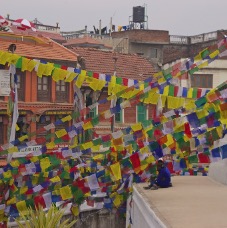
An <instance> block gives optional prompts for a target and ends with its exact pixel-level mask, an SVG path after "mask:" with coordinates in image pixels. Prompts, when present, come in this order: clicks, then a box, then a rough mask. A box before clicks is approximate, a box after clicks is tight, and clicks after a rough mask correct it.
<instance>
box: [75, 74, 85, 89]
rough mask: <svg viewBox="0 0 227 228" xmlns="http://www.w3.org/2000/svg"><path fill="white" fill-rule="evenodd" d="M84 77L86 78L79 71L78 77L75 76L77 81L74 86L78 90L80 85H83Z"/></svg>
mask: <svg viewBox="0 0 227 228" xmlns="http://www.w3.org/2000/svg"><path fill="white" fill-rule="evenodd" d="M85 77H86V75H84V74H82V71H81V74H79V75H78V76H77V79H76V82H75V84H76V86H77V87H78V88H80V87H81V86H82V84H83V82H84V80H85Z"/></svg>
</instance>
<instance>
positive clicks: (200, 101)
mask: <svg viewBox="0 0 227 228" xmlns="http://www.w3.org/2000/svg"><path fill="white" fill-rule="evenodd" d="M206 102H207V99H206V97H201V98H199V99H197V100H196V101H195V105H196V107H197V108H199V107H202V106H203V105H204V104H206Z"/></svg>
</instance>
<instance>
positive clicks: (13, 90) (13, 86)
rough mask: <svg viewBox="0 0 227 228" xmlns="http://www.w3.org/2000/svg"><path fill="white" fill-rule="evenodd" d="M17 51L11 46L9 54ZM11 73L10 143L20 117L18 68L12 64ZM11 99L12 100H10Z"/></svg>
mask: <svg viewBox="0 0 227 228" xmlns="http://www.w3.org/2000/svg"><path fill="white" fill-rule="evenodd" d="M15 51H16V45H15V44H10V45H9V47H8V52H11V53H12V54H13V53H14V52H15ZM9 73H10V87H11V97H10V98H9V102H13V112H12V113H11V114H10V115H9V129H8V131H9V134H10V135H9V137H8V141H9V143H10V142H12V141H14V140H15V134H16V124H17V119H18V116H19V113H18V93H17V82H16V81H17V80H16V67H15V65H13V64H11V65H10V67H9ZM13 93H14V101H13V99H12V94H13ZM10 99H11V100H10ZM11 159H12V154H8V156H7V162H8V163H9V162H11Z"/></svg>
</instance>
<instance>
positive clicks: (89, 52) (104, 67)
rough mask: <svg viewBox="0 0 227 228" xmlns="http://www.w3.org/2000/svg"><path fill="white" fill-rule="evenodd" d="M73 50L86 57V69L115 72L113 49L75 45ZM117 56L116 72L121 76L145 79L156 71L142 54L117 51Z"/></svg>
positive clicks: (106, 72) (108, 72)
mask: <svg viewBox="0 0 227 228" xmlns="http://www.w3.org/2000/svg"><path fill="white" fill-rule="evenodd" d="M72 50H73V51H75V53H77V54H78V55H80V56H81V57H83V58H84V59H85V62H86V70H88V71H92V72H96V73H104V74H113V72H114V59H113V57H114V53H113V52H112V51H102V50H98V49H91V48H79V47H75V48H73V49H72ZM116 57H117V62H116V72H117V76H119V77H125V78H131V79H136V80H144V79H145V78H148V77H149V76H151V75H153V74H154V73H155V69H154V67H153V65H152V63H151V62H149V60H147V59H145V58H143V57H141V56H138V55H136V54H121V53H116Z"/></svg>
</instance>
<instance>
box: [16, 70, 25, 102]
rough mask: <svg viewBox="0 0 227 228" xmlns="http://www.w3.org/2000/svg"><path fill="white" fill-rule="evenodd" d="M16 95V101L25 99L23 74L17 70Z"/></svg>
mask: <svg viewBox="0 0 227 228" xmlns="http://www.w3.org/2000/svg"><path fill="white" fill-rule="evenodd" d="M16 74H17V93H18V100H19V101H24V98H25V72H21V71H20V70H17V73H16Z"/></svg>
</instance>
